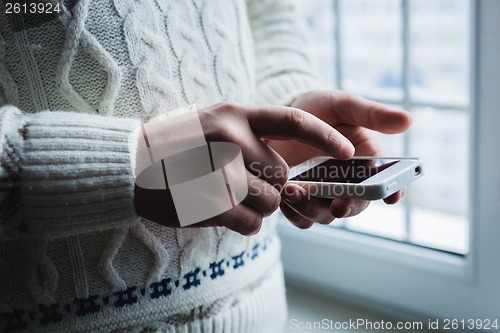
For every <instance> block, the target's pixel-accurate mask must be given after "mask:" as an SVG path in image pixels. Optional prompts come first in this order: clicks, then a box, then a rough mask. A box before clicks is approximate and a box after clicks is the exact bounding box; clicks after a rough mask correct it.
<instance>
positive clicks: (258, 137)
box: [135, 103, 354, 235]
mask: <svg viewBox="0 0 500 333" xmlns="http://www.w3.org/2000/svg"><path fill="white" fill-rule="evenodd" d="M198 114H199V117H200V122H201V125H202V127H203V131H204V134H205V138H206V141H208V142H211V141H224V142H232V143H235V144H237V145H238V146H239V147H240V148H241V151H242V154H243V159H244V162H245V166H246V169H247V170H246V174H247V184H248V195H247V197H246V198H245V200H244V201H243V202H242V203H240V204H239V205H237V206H236V207H234V208H232V209H230V210H228V211H226V212H225V213H223V214H220V215H218V216H215V217H213V218H210V219H207V220H205V221H202V222H200V223H197V224H194V225H192V227H209V226H225V227H227V228H229V229H231V230H234V231H236V232H239V233H241V234H243V235H252V234H255V233H257V232H258V231H259V230H260V227H261V224H262V219H263V217H266V216H269V215H270V214H271V213H272V212H274V211H275V210H276V209H277V208H278V207H279V205H280V202H281V195H280V190H281V189H282V188H283V186H284V185H285V183H286V181H287V176H288V165H287V163H286V162H285V160H284V159H283V158H282V157H281V156H280V155H278V153H276V152H275V151H274V150H273V149H271V148H270V147H269V146H268V145H267V144H266V143H265V142H264V141H263V139H273V140H290V139H294V140H297V141H300V142H302V143H305V144H308V145H310V146H311V147H314V148H317V149H319V150H321V151H323V152H324V153H325V154H327V155H331V156H333V157H335V158H339V159H348V158H350V157H352V156H353V154H354V147H353V146H352V144H351V143H350V142H349V140H347V139H346V138H345V137H344V136H343V135H342V134H340V133H339V132H338V131H337V130H335V129H334V128H333V127H331V126H330V125H328V124H326V123H325V122H323V121H322V120H320V119H319V118H316V117H315V116H313V115H311V114H310V113H307V112H305V111H302V110H300V109H296V108H290V107H279V106H256V105H244V104H235V103H220V104H216V105H213V106H210V107H208V108H205V109H202V110H199V111H198ZM162 126H164V127H165V128H161V129H159V130H157V131H155V132H156V133H157V134H156V135H161V133H169V128H173V127H172V126H175V120H174V119H172V122H169V123H162ZM171 132H172V131H170V133H171ZM135 204H136V211H137V213H138V214H139V216H141V217H143V218H146V219H148V220H151V221H153V222H156V223H159V224H161V225H165V226H168V227H179V221H178V220H177V215H176V213H175V207H174V204H173V200H172V197H171V196H170V193H169V192H168V191H165V190H146V189H142V188H140V187H137V186H136V189H135Z"/></svg>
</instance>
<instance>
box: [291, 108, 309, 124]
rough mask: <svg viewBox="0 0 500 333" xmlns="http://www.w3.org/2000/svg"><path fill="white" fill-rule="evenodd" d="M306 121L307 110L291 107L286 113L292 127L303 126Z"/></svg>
mask: <svg viewBox="0 0 500 333" xmlns="http://www.w3.org/2000/svg"><path fill="white" fill-rule="evenodd" d="M304 121H305V112H304V111H302V110H299V109H294V108H290V109H288V111H287V113H286V122H287V125H288V126H291V127H292V128H301V127H302V126H303V124H304Z"/></svg>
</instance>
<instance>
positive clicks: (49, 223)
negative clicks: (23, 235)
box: [21, 111, 140, 238]
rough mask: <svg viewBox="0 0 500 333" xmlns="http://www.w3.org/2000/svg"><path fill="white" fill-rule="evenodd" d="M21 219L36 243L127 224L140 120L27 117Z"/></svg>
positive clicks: (135, 218)
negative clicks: (134, 141)
mask: <svg viewBox="0 0 500 333" xmlns="http://www.w3.org/2000/svg"><path fill="white" fill-rule="evenodd" d="M25 118H26V121H27V132H26V137H25V141H24V151H23V158H22V166H23V170H22V174H21V177H22V185H21V194H22V198H23V199H22V220H23V224H24V227H25V228H26V232H27V233H28V234H30V236H33V237H36V238H56V237H64V236H69V235H74V234H79V233H86V232H92V231H97V230H103V229H110V228H115V227H123V226H128V225H132V224H134V223H137V222H138V221H139V218H138V216H137V214H136V213H135V207H134V183H135V180H134V174H133V167H132V166H133V165H134V164H135V155H136V151H135V149H136V148H135V146H134V145H129V136H130V134H131V133H132V132H133V130H134V129H135V128H137V127H138V126H140V120H135V119H123V118H114V117H103V116H97V115H89V114H79V113H72V112H71V113H70V112H48V111H47V112H40V113H37V114H33V115H27V116H26V117H25Z"/></svg>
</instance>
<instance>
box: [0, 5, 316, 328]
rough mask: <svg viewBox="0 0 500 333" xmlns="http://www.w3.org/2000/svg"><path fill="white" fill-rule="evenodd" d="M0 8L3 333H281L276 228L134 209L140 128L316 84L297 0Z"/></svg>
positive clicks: (281, 98)
mask: <svg viewBox="0 0 500 333" xmlns="http://www.w3.org/2000/svg"><path fill="white" fill-rule="evenodd" d="M62 10H63V11H62V13H61V15H59V16H58V17H51V18H50V19H45V20H43V22H38V23H37V24H30V23H31V22H30V21H29V19H30V18H29V17H27V16H23V15H13V14H5V13H1V14H0V162H1V167H0V331H1V332H18V331H20V332H25V331H27V332H35V331H36V332H125V331H127V332H128V331H133V332H235V333H236V332H259V333H260V332H279V330H280V327H281V325H282V323H283V320H284V316H285V301H284V287H283V276H282V269H281V264H280V261H279V251H280V244H279V240H278V239H277V237H276V233H275V225H274V224H275V222H273V221H269V220H268V221H264V224H263V227H262V229H261V231H260V232H259V233H258V234H257V235H255V236H252V237H244V236H241V235H239V234H237V233H235V232H232V231H230V230H228V229H226V228H223V227H213V228H185V229H183V228H181V229H175V228H167V227H164V226H160V225H157V224H155V223H153V222H150V221H146V220H144V219H140V218H139V217H138V216H137V215H136V213H135V210H134V174H133V167H132V165H134V164H135V161H134V158H135V152H134V148H133V147H129V143H128V137H129V135H130V133H131V132H132V131H133V130H134V129H135V128H136V127H137V126H138V125H140V123H141V121H145V120H147V119H149V118H151V117H152V116H155V115H158V114H164V113H168V112H169V111H171V110H174V109H177V108H179V107H183V106H186V105H190V104H196V105H197V106H198V107H204V106H208V105H211V104H214V103H217V102H220V101H225V100H230V101H237V102H247V103H271V104H280V105H285V104H287V103H289V102H290V101H291V100H292V99H293V98H294V97H295V96H297V95H298V94H299V93H301V92H303V91H306V90H309V89H311V88H315V87H317V83H316V82H317V81H316V78H315V77H314V76H313V75H312V74H310V73H311V70H310V67H311V65H310V60H309V57H308V55H307V53H306V52H305V49H307V47H306V46H305V45H304V38H303V34H302V32H301V30H300V27H299V24H298V23H297V22H298V20H297V11H296V8H295V6H294V4H293V3H291V1H288V0H255V1H247V2H245V1H244V0H217V1H211V0H192V1H191V0H189V1H176V0H167V1H154V0H144V1H140V2H139V1H133V0H114V1H110V0H102V1H101V0H99V1H96V0H94V1H91V0H79V1H70V0H68V1H64V5H62Z"/></svg>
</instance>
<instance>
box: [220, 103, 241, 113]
mask: <svg viewBox="0 0 500 333" xmlns="http://www.w3.org/2000/svg"><path fill="white" fill-rule="evenodd" d="M239 108H240V105H239V104H238V103H235V102H230V101H225V102H219V103H217V104H215V109H217V110H220V111H226V112H235V111H237V110H238V109H239Z"/></svg>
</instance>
